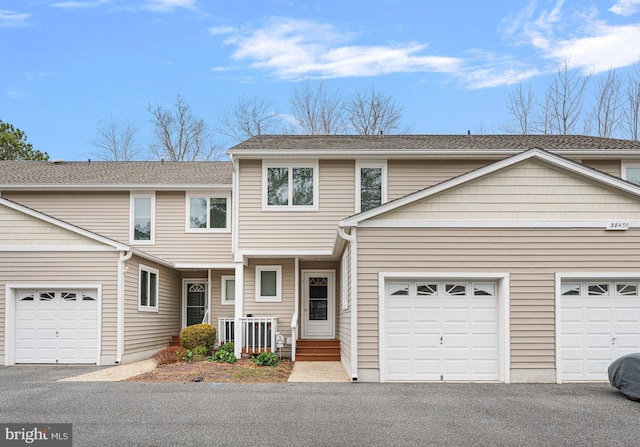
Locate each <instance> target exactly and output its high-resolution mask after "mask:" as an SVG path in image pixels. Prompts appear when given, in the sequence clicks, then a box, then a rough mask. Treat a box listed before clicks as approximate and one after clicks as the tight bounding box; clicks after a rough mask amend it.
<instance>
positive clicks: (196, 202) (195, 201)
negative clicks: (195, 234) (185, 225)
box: [189, 197, 207, 228]
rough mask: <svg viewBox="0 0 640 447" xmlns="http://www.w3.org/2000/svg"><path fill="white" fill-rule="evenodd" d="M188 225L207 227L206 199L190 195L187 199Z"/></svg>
mask: <svg viewBox="0 0 640 447" xmlns="http://www.w3.org/2000/svg"><path fill="white" fill-rule="evenodd" d="M189 214H190V215H189V226H190V227H191V228H207V199H205V198H203V197H192V198H191V199H190V200H189Z"/></svg>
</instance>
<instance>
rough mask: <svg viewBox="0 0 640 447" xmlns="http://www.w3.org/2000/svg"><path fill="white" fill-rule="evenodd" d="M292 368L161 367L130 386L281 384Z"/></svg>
mask: <svg viewBox="0 0 640 447" xmlns="http://www.w3.org/2000/svg"><path fill="white" fill-rule="evenodd" d="M292 368H293V363H292V362H291V361H290V360H288V359H283V360H281V361H280V364H279V365H278V366H257V365H256V364H255V363H253V362H252V361H251V360H250V359H240V360H238V361H237V362H236V363H215V362H207V361H204V362H182V363H173V364H169V365H164V366H160V367H157V368H156V369H154V370H153V371H150V372H148V373H146V374H142V375H139V376H135V377H131V378H130V379H128V380H127V382H183V383H186V382H232V383H278V382H286V381H287V380H288V379H289V376H290V375H291V370H292Z"/></svg>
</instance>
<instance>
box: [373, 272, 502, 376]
mask: <svg viewBox="0 0 640 447" xmlns="http://www.w3.org/2000/svg"><path fill="white" fill-rule="evenodd" d="M405 282H407V281H405ZM416 282H417V283H424V281H413V282H411V281H409V283H411V284H410V287H409V290H410V292H409V293H410V294H411V293H415V291H416V290H418V287H417V284H416ZM430 283H433V282H431V281H430ZM496 289H497V287H496ZM437 290H438V292H439V293H441V294H442V295H437V293H431V294H430V295H418V296H413V295H412V296H409V298H408V299H403V302H402V304H403V305H402V306H399V305H398V300H397V299H396V298H395V297H387V298H386V300H385V328H384V330H385V340H386V341H387V343H386V346H385V366H386V368H385V380H405V381H413V380H437V381H440V380H445V381H446V380H464V381H469V380H498V354H497V351H498V343H497V325H498V322H497V320H498V318H497V313H498V312H497V298H496V297H489V298H484V297H483V298H478V297H473V296H471V295H470V293H471V292H468V294H467V295H465V296H454V297H451V296H444V295H443V294H444V293H445V290H446V289H445V287H444V286H443V283H442V282H441V284H440V287H438V288H437ZM467 290H468V291H471V290H472V289H471V287H469V288H468V289H467ZM432 292H433V288H432ZM398 322H401V323H400V324H398ZM401 335H405V337H401ZM401 346H404V347H409V349H408V350H407V349H400V347H401ZM394 347H395V348H394ZM394 351H395V352H394ZM403 357H404V359H403ZM402 360H406V362H403V361H402ZM478 361H479V362H482V364H481V365H479V366H477V367H476V366H475V363H476V362H478ZM402 368H404V369H402Z"/></svg>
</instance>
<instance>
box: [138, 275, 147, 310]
mask: <svg viewBox="0 0 640 447" xmlns="http://www.w3.org/2000/svg"><path fill="white" fill-rule="evenodd" d="M148 293H149V272H145V271H144V270H143V271H141V272H140V305H141V306H148V305H149V295H148Z"/></svg>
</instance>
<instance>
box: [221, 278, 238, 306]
mask: <svg viewBox="0 0 640 447" xmlns="http://www.w3.org/2000/svg"><path fill="white" fill-rule="evenodd" d="M224 287H225V294H226V295H225V298H226V301H235V300H236V280H235V279H228V280H227V281H226V284H225V286H224Z"/></svg>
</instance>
